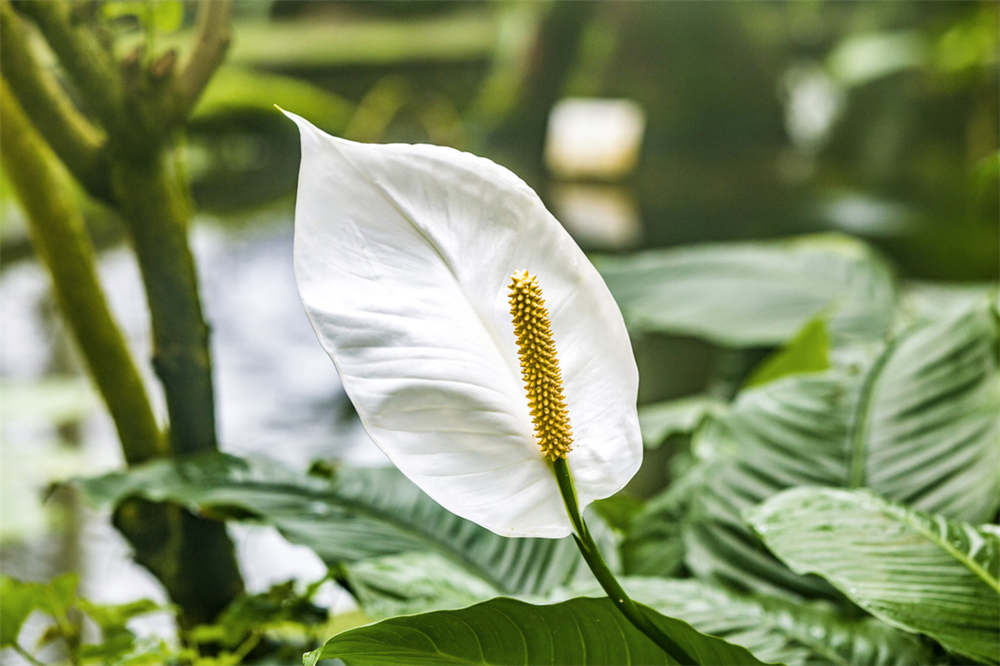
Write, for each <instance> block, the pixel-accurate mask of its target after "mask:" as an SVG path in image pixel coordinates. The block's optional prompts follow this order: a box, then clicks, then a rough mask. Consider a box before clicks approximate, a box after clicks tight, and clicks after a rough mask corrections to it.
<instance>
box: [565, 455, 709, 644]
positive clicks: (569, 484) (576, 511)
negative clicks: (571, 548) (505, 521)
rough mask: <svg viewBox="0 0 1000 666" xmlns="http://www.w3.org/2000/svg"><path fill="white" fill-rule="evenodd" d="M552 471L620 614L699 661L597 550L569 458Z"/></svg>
mask: <svg viewBox="0 0 1000 666" xmlns="http://www.w3.org/2000/svg"><path fill="white" fill-rule="evenodd" d="M552 471H553V472H555V475H556V481H557V482H558V484H559V492H560V494H561V495H562V498H563V502H564V503H565V504H566V511H567V513H569V519H570V521H571V522H572V523H573V529H574V531H575V533H574V534H573V538H574V539H575V540H576V545H577V547H578V548H579V549H580V553H581V554H582V555H583V559H584V560H585V561H586V562H587V566H589V567H590V570H591V571H592V572H593V574H594V577H595V578H597V582H598V583H600V584H601V587H602V588H603V589H604V591H605V592H606V593H607V595H608V598H609V599H611V601H612V602H613V603H614V605H615V606H616V607H617V608H618V610H619V611H620V612H621V614H622V615H624V616H625V618H626V619H628V621H629V622H631V623H632V624H633V625H634V626H635V628H636V629H638V630H639V631H641V632H642V633H644V634H646V636H648V637H649V639H650V640H652V641H653V642H654V643H656V644H657V645H659V646H660V647H661V648H662V649H663V651H664V652H666V653H667V654H668V655H669V656H670V657H671V658H672V659H674V660H675V661H676V662H677V663H679V664H696V663H697V661H695V659H693V658H692V657H691V656H690V655H689V654H688V653H687V652H686V651H685V650H684V648H682V647H681V646H680V645H678V644H677V643H676V642H675V641H674V640H673V639H672V638H670V636H668V635H667V634H666V633H665V632H664V631H663V630H662V629H660V628H659V627H658V626H656V624H654V623H653V621H652V620H651V619H650V618H649V616H648V615H646V613H645V612H643V610H642V608H641V607H640V606H639V605H638V604H637V603H635V602H634V601H632V599H631V598H630V597H629V596H628V594H627V593H626V592H625V590H624V589H623V588H622V586H621V584H620V583H619V582H618V579H617V578H615V575H614V574H613V573H612V572H611V569H609V568H608V565H607V563H606V562H605V561H604V558H603V557H601V551H600V550H598V549H597V544H596V543H595V542H594V538H593V537H592V536H591V535H590V530H589V529H587V523H585V522H584V521H583V516H582V515H581V514H580V505H579V502H578V501H577V498H576V488H575V487H574V485H573V475H572V474H571V473H570V471H569V464H568V463H567V462H566V459H565V458H557V459H556V460H555V462H553V463H552Z"/></svg>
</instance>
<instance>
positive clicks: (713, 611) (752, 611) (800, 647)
mask: <svg viewBox="0 0 1000 666" xmlns="http://www.w3.org/2000/svg"><path fill="white" fill-rule="evenodd" d="M621 583H622V585H623V586H624V587H625V589H626V591H628V593H629V594H630V595H632V597H633V598H634V599H635V600H636V601H638V602H640V603H643V604H646V605H647V606H649V607H651V608H653V609H655V610H657V611H659V612H661V613H664V614H665V615H669V616H671V617H676V618H678V619H681V620H684V621H685V622H688V623H689V624H691V626H693V627H694V628H695V629H697V630H698V631H701V632H703V633H706V634H711V635H713V636H718V637H719V638H722V639H725V640H726V641H728V642H730V643H734V644H736V645H742V646H743V647H745V648H747V649H748V650H750V652H752V653H753V654H754V656H755V657H757V658H758V659H760V660H761V661H771V662H782V663H784V664H788V666H800V665H801V666H806V665H811V664H836V665H839V666H890V665H898V666H908V665H910V664H929V663H933V659H934V657H933V654H932V651H931V650H929V649H928V648H927V646H925V645H924V644H923V643H921V641H920V640H919V639H918V638H916V637H915V636H913V635H911V634H907V633H904V632H901V631H899V630H897V629H894V628H892V627H890V626H888V625H886V624H884V623H882V622H879V621H878V620H875V619H873V618H863V619H853V618H845V617H843V615H842V614H840V613H839V612H838V611H837V609H836V608H835V607H833V606H830V605H829V604H825V603H821V602H812V603H802V602H793V601H788V600H787V599H782V598H778V597H772V596H766V595H746V594H738V593H736V592H733V591H731V590H729V589H727V588H725V587H723V586H721V585H716V584H712V583H708V582H705V581H699V580H694V579H686V580H668V579H664V578H623V579H622V580H621ZM597 591H598V588H597V587H596V586H595V585H594V584H588V585H575V586H573V587H572V588H571V589H570V590H568V592H569V593H570V594H571V595H572V596H577V595H581V594H583V595H586V594H593V593H596V592H597Z"/></svg>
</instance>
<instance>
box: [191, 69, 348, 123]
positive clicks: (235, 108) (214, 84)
mask: <svg viewBox="0 0 1000 666" xmlns="http://www.w3.org/2000/svg"><path fill="white" fill-rule="evenodd" d="M275 104H277V105H278V106H281V107H284V108H288V109H295V110H296V111H298V112H299V113H301V114H302V115H304V116H306V117H309V118H316V119H317V122H318V123H319V124H320V125H321V126H322V127H323V128H325V129H329V130H340V129H343V127H344V126H345V125H346V124H347V121H348V118H350V116H351V113H352V112H353V110H354V106H353V105H352V104H351V102H349V101H348V100H346V99H343V98H342V97H338V96H337V95H335V94H333V93H331V92H328V91H326V90H324V89H322V88H320V87H318V86H315V85H313V84H311V83H308V82H306V81H303V80H302V79H299V78H295V77H291V76H285V75H282V74H275V73H273V72H262V71H255V70H252V69H243V68H239V67H233V66H223V67H221V68H220V69H219V71H217V72H216V73H215V74H214V75H213V76H212V80H211V81H210V82H209V84H208V86H207V87H206V88H205V92H204V93H203V94H202V95H201V97H199V98H198V104H197V106H195V108H194V115H193V119H194V120H195V121H196V122H198V121H206V120H210V119H212V118H213V117H220V116H222V117H224V116H228V115H232V114H238V113H248V112H257V113H262V114H268V115H269V116H273V115H274V114H275V113H276V111H275V110H274V105H275Z"/></svg>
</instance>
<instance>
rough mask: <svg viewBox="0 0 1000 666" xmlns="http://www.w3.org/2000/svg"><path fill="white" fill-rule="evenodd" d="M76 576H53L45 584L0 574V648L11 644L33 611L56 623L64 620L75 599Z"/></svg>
mask: <svg viewBox="0 0 1000 666" xmlns="http://www.w3.org/2000/svg"><path fill="white" fill-rule="evenodd" d="M78 584H79V578H78V577H77V575H76V574H74V573H68V574H63V575H61V576H56V577H55V578H53V579H52V580H50V581H49V582H47V583H36V582H32V581H20V580H17V579H15V578H10V577H8V576H3V575H0V602H2V605H3V610H2V612H0V647H3V646H8V645H13V644H14V643H16V642H17V636H18V634H19V633H20V632H21V625H22V624H24V621H25V620H26V619H27V618H28V616H29V615H31V613H32V612H33V611H36V610H37V611H41V612H42V613H46V614H47V615H50V616H52V617H53V618H55V619H56V620H57V621H58V622H60V623H62V622H64V621H65V618H66V613H67V612H68V611H69V609H70V608H71V607H72V606H73V603H74V602H75V601H76V588H77V585H78Z"/></svg>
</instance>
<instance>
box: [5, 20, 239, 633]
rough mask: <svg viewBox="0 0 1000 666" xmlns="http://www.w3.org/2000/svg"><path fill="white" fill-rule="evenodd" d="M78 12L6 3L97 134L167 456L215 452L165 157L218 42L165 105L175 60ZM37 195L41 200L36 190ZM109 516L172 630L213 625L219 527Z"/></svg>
mask: <svg viewBox="0 0 1000 666" xmlns="http://www.w3.org/2000/svg"><path fill="white" fill-rule="evenodd" d="M78 7H85V5H79V6H74V5H72V4H71V3H69V2H67V1H66V0H48V1H46V2H24V3H18V4H17V5H16V9H17V10H18V12H20V13H23V14H24V15H25V16H28V17H30V18H31V19H32V20H33V21H34V23H35V24H36V25H37V26H38V28H39V29H40V31H41V33H42V35H43V37H44V38H45V40H46V42H47V43H48V44H49V47H50V48H51V49H52V51H53V52H55V54H56V56H57V57H58V59H59V61H60V64H61V65H62V67H63V69H64V70H65V71H66V73H67V74H68V75H69V78H70V79H71V80H72V82H73V84H74V85H75V87H76V88H77V89H78V90H79V91H80V92H81V93H82V96H83V98H84V99H85V101H86V103H87V105H88V108H89V110H91V111H92V112H93V114H94V116H95V118H96V120H97V121H98V122H99V123H100V124H101V126H102V129H103V130H104V132H105V133H106V136H107V141H106V151H105V152H106V154H107V162H106V164H107V165H108V166H107V168H103V169H101V174H100V175H101V176H103V177H104V178H106V179H107V181H108V183H109V190H110V200H111V203H112V204H113V205H114V206H115V207H116V208H117V210H118V211H119V212H120V213H121V215H122V217H123V218H124V219H125V221H126V223H127V224H128V227H129V230H130V232H131V236H132V240H133V244H134V246H135V249H136V255H137V257H138V260H139V266H140V271H141V273H142V278H143V283H144V286H145V289H146V297H147V301H148V303H149V307H150V311H151V319H152V329H153V345H154V358H153V364H154V367H155V369H156V372H157V374H158V375H159V378H160V381H161V383H162V385H163V388H164V393H165V395H166V401H167V410H168V412H169V416H170V440H169V441H170V447H169V450H168V451H169V453H170V454H173V455H183V454H187V453H193V452H196V451H210V450H214V449H216V448H217V443H216V433H215V402H214V398H213V390H212V371H211V357H210V355H209V347H208V327H207V326H206V324H205V321H204V318H203V316H202V310H201V302H200V297H199V294H198V283H197V277H196V274H195V266H194V260H193V258H192V256H191V250H190V247H189V246H188V240H187V223H188V218H189V210H188V208H187V199H188V196H187V192H186V189H185V185H184V184H183V183H182V182H180V181H179V180H178V179H177V178H175V177H174V174H173V172H172V170H171V169H170V168H169V166H168V164H167V155H168V154H169V148H168V146H169V143H170V139H171V137H172V133H173V131H174V130H175V129H176V128H177V126H178V125H179V124H180V123H182V122H183V120H184V118H183V113H182V112H183V110H184V109H186V108H188V107H189V105H190V104H193V103H194V101H195V99H196V98H197V94H198V92H200V86H203V84H204V81H207V78H208V77H209V76H210V75H211V72H212V70H213V69H214V66H215V65H216V64H218V62H219V61H220V60H221V57H222V53H224V51H225V44H226V43H228V40H227V39H226V38H225V35H223V34H221V33H220V39H219V42H218V43H219V44H221V46H219V47H218V48H214V49H213V48H212V46H213V44H212V43H209V44H207V45H204V44H202V45H199V47H198V48H197V49H196V51H197V52H198V53H200V54H201V55H198V56H192V57H193V58H195V60H198V62H195V61H192V60H189V61H188V63H187V64H186V67H185V72H191V73H189V74H185V76H188V77H190V80H189V83H193V84H194V85H191V86H188V87H187V88H185V87H184V86H183V85H181V86H180V88H181V92H180V93H179V94H180V95H181V97H182V98H183V99H182V101H181V103H180V104H175V103H173V101H172V100H171V99H170V96H171V92H172V91H173V90H174V86H173V83H174V79H173V78H172V77H173V74H174V72H173V62H174V60H173V59H174V58H175V56H174V55H173V54H170V53H166V54H163V56H162V57H161V58H158V59H156V60H155V61H154V62H153V63H152V64H151V65H150V66H149V67H147V66H146V65H145V64H144V61H143V60H142V59H141V58H140V57H138V53H139V52H133V53H132V54H130V56H128V57H126V58H125V59H124V60H123V61H122V62H121V63H118V62H116V60H115V58H114V56H113V54H112V52H111V50H110V48H109V47H108V46H107V45H106V44H105V43H104V42H102V41H101V40H100V39H99V36H98V33H97V32H96V30H94V29H93V26H92V25H90V24H87V23H80V22H79V21H78V19H79V16H78V15H77V12H76V11H75V9H76V8H78ZM200 11H201V12H202V14H206V13H207V14H208V15H209V16H210V17H211V18H212V21H211V23H212V25H214V26H219V25H225V26H226V27H227V29H228V17H229V3H228V2H223V3H218V2H215V0H203V2H202V3H201V7H200ZM205 21H208V19H207V18H206V19H205ZM226 34H228V33H226ZM202 57H204V59H205V60H206V62H201V59H202ZM191 68H194V69H191ZM37 191H38V192H39V193H40V195H41V196H44V195H46V194H47V192H46V190H45V189H42V188H39V189H38V190H37ZM114 521H115V525H116V526H117V527H118V528H119V530H121V531H122V532H123V533H124V534H125V535H126V536H127V537H128V539H129V541H130V543H131V544H132V545H133V547H134V549H135V559H136V560H137V561H139V562H140V563H142V564H143V565H145V566H146V567H147V568H149V569H150V571H152V572H153V574H154V575H155V576H156V577H157V578H158V579H159V580H160V581H161V582H162V583H163V585H164V587H165V588H166V589H167V592H168V594H169V595H170V598H171V599H173V600H174V601H175V602H177V604H178V605H179V606H180V607H181V610H182V614H181V617H180V621H181V624H182V626H185V627H188V626H193V625H195V624H198V623H202V622H210V621H212V620H213V619H214V618H215V616H216V614H217V613H218V612H219V611H221V610H222V609H223V608H224V607H225V606H226V604H227V603H228V602H230V601H232V599H233V598H235V597H236V596H237V595H238V594H239V593H240V592H241V591H242V590H243V583H242V579H241V577H240V573H239V568H238V566H237V563H236V560H235V557H234V554H233V545H232V542H231V541H230V539H229V537H228V535H227V533H226V527H225V525H223V524H220V523H217V522H212V521H207V520H204V519H202V518H199V517H197V516H195V515H193V514H191V513H189V512H187V511H185V510H184V509H182V508H180V507H177V506H171V505H163V504H150V503H148V502H140V501H137V500H132V501H127V502H125V503H123V504H122V505H120V506H119V507H118V509H117V511H116V512H115V517H114Z"/></svg>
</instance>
